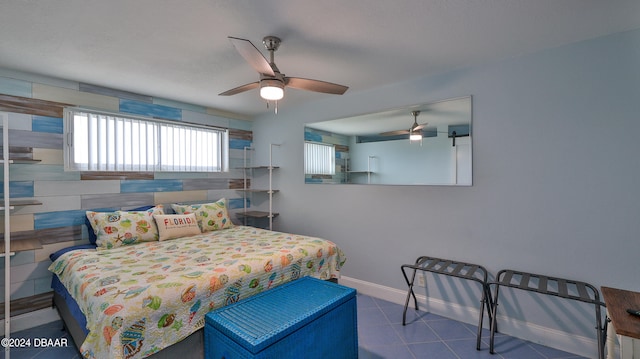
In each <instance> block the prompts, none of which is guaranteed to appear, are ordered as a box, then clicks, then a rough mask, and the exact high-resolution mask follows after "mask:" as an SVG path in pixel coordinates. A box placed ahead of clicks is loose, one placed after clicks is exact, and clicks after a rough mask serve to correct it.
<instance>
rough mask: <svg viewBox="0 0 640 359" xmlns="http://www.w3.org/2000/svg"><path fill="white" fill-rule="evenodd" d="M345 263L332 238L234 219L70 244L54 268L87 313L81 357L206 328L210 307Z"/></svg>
mask: <svg viewBox="0 0 640 359" xmlns="http://www.w3.org/2000/svg"><path fill="white" fill-rule="evenodd" d="M344 262H345V256H344V254H343V253H342V251H341V250H340V249H339V248H338V247H337V246H336V245H335V244H334V243H333V242H331V241H328V240H324V239H320V238H315V237H308V236H301V235H295V234H288V233H281V232H274V231H267V230H263V229H258V228H253V227H246V226H236V227H234V228H230V229H224V230H220V231H214V232H207V233H203V234H200V235H196V236H193V237H185V238H180V239H175V240H170V241H163V242H145V243H140V244H136V245H132V246H123V247H118V248H114V249H110V250H103V251H99V250H95V249H79V250H72V251H69V252H67V253H64V254H62V255H61V256H59V258H58V259H56V260H55V261H54V262H53V263H52V264H51V266H50V268H49V269H50V270H51V271H52V272H53V273H55V274H56V275H57V277H58V278H59V281H60V283H61V284H62V285H63V286H64V288H65V289H66V291H67V293H68V295H69V296H71V297H72V298H73V300H74V301H75V302H77V306H78V309H79V310H80V311H81V312H82V314H83V315H84V317H85V318H86V327H87V331H88V335H87V337H86V340H85V341H84V343H82V345H81V348H80V351H81V353H82V355H83V356H84V357H86V358H106V357H108V358H143V357H146V356H149V355H151V354H153V353H155V352H158V351H160V350H162V349H163V348H165V347H167V346H169V345H172V344H174V343H177V342H179V341H181V340H182V339H184V338H186V337H187V336H189V335H190V334H191V333H193V332H195V331H196V330H198V329H200V328H202V327H203V325H204V315H205V314H206V313H207V312H209V311H210V310H212V309H216V308H219V307H222V306H224V305H227V304H231V303H234V302H237V301H238V300H240V299H242V298H246V297H249V296H252V295H254V294H257V293H260V292H263V291H265V290H268V289H270V288H274V287H276V286H278V285H280V284H283V283H286V282H289V281H291V280H294V279H297V278H299V277H302V276H312V277H316V278H320V279H332V278H337V277H338V276H339V271H340V268H341V266H342V265H343V263H344ZM54 282H55V280H54ZM59 289H60V288H58V289H57V290H56V292H59Z"/></svg>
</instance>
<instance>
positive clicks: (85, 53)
mask: <svg viewBox="0 0 640 359" xmlns="http://www.w3.org/2000/svg"><path fill="white" fill-rule="evenodd" d="M637 28H640V1H637V0H611V1H602V0H562V1H558V0H535V1H532V0H509V1H507V0H401V1H388V0H350V1H338V0H323V1H308V0H304V1H302V0H298V1H294V0H290V1H286V0H263V1H248V0H233V1H213V0H161V1H159V0H109V1H104V0H57V1H37V0H3V1H2V2H1V3H0V67H3V68H6V69H9V70H16V71H25V72H32V73H36V74H43V75H48V76H53V77H59V78H63V79H68V80H73V81H79V82H85V83H88V84H94V85H100V86H106V87H111V88H115V89H119V90H125V91H130V92H135V93H140V94H145V95H151V96H155V97H162V98H169V99H174V100H180V101H185V102H189V103H194V104H198V105H203V106H207V107H211V108H214V109H218V110H220V111H225V112H231V113H236V114H239V115H241V116H247V117H251V116H255V115H259V114H261V113H263V112H266V111H271V110H269V109H267V108H266V104H265V102H264V101H263V100H261V99H260V97H259V95H258V93H257V91H256V90H253V91H250V92H246V93H243V94H239V95H235V96H231V97H222V96H218V93H220V92H223V91H225V90H228V89H230V88H233V87H236V86H239V85H242V84H245V83H248V82H253V81H256V80H257V79H258V75H257V74H256V73H255V72H254V71H253V69H252V68H251V67H250V66H249V65H248V64H247V63H245V62H244V60H243V58H242V57H241V56H240V55H239V54H238V53H237V52H236V51H235V49H234V47H233V46H232V45H231V43H230V42H229V41H228V39H227V36H235V37H240V38H245V39H249V40H251V41H252V42H253V43H254V44H255V45H256V47H258V48H259V49H260V50H264V48H263V47H262V43H261V41H262V38H263V37H264V36H266V35H276V36H279V37H280V38H282V40H283V43H282V45H281V46H280V49H279V50H278V51H277V52H276V56H275V60H276V61H275V62H276V64H277V65H278V67H279V68H280V70H281V71H282V72H283V73H285V74H286V75H289V76H296V77H306V78H312V79H319V80H324V81H329V82H335V83H340V84H343V85H347V86H349V87H350V89H349V90H348V91H347V93H346V94H345V95H343V96H345V97H348V96H349V95H350V94H351V93H354V92H359V91H366V90H368V89H371V88H375V87H379V86H384V85H387V84H390V83H395V82H402V81H407V80H410V79H413V78H415V77H417V76H426V75H431V74H436V73H442V72H446V71H449V70H451V69H455V68H460V67H465V66H472V65H477V64H482V63H487V62H490V61H495V60H498V59H504V58H508V57H514V56H519V55H523V54H527V53H531V52H535V51H538V50H541V49H545V48H552V47H557V46H561V45H564V44H567V43H571V42H576V41H581V40H585V39H590V38H594V37H599V36H604V35H607V34H611V33H616V32H621V31H627V30H632V29H637ZM264 54H265V56H267V53H266V51H264ZM326 96H335V95H327V94H319V93H312V92H307V91H301V90H294V89H287V91H286V94H285V99H284V100H283V101H281V102H280V104H279V106H280V107H283V106H287V107H293V106H296V105H298V104H301V103H303V102H306V101H314V100H318V99H322V98H325V97H326Z"/></svg>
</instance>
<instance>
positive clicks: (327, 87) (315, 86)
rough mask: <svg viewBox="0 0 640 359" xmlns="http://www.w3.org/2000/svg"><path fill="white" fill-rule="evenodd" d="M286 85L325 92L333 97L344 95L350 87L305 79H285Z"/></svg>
mask: <svg viewBox="0 0 640 359" xmlns="http://www.w3.org/2000/svg"><path fill="white" fill-rule="evenodd" d="M284 83H285V85H286V86H289V87H291V88H294V89H299V90H307V91H314V92H323V93H328V94H332V95H342V94H343V93H345V92H346V91H347V90H348V89H349V87H348V86H343V85H338V84H334V83H331V82H326V81H320V80H311V79H303V78H300V77H285V78H284Z"/></svg>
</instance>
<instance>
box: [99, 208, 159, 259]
mask: <svg viewBox="0 0 640 359" xmlns="http://www.w3.org/2000/svg"><path fill="white" fill-rule="evenodd" d="M163 213H164V211H163V210H162V205H158V206H155V207H153V208H150V209H148V210H146V211H129V212H127V211H115V212H94V211H87V212H86V214H87V218H88V219H89V222H90V223H91V227H92V228H93V231H94V233H95V235H96V245H97V246H98V250H100V249H111V248H116V247H120V246H124V245H129V244H136V243H141V242H151V241H157V240H158V238H159V235H158V227H157V226H156V223H155V221H154V219H153V215H154V214H163Z"/></svg>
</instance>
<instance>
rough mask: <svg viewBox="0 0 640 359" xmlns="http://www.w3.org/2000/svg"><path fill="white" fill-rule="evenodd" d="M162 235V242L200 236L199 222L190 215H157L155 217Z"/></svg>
mask: <svg viewBox="0 0 640 359" xmlns="http://www.w3.org/2000/svg"><path fill="white" fill-rule="evenodd" d="M153 218H154V219H155V220H156V225H157V226H158V232H159V233H160V241H161V242H162V241H166V240H169V239H175V238H180V237H187V236H194V235H196V234H200V227H199V226H198V220H197V219H196V215H195V214H194V213H190V214H156V215H154V216H153Z"/></svg>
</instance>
